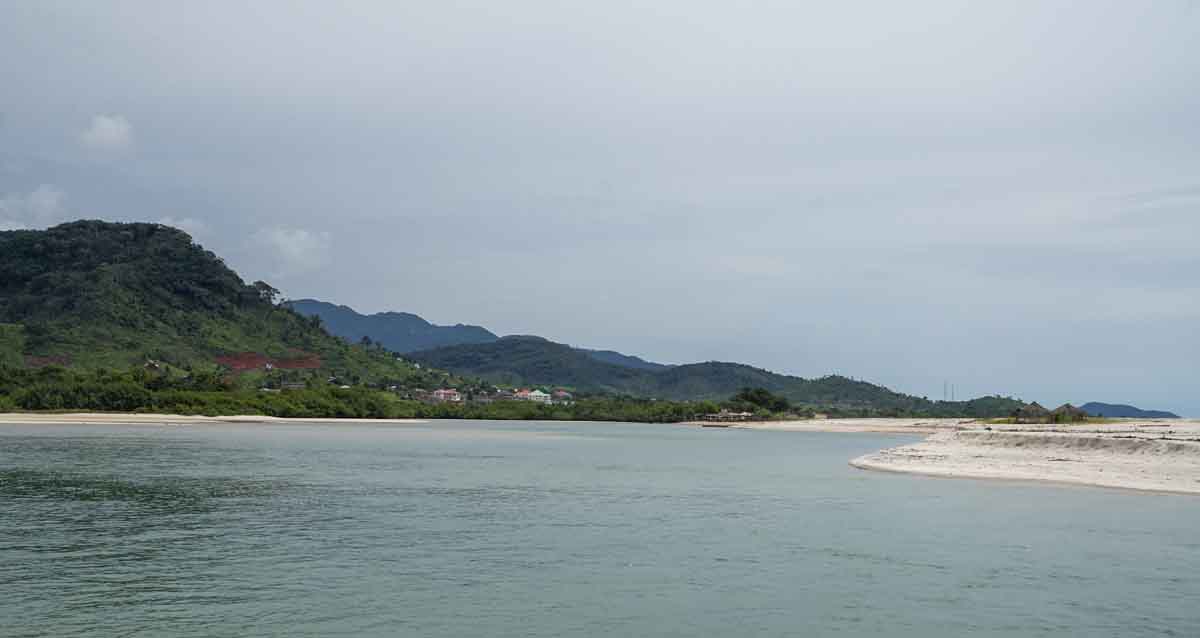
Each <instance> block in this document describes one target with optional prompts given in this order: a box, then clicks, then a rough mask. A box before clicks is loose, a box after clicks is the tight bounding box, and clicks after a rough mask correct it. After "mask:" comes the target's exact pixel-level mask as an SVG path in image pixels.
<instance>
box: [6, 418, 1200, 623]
mask: <svg viewBox="0 0 1200 638" xmlns="http://www.w3.org/2000/svg"><path fill="white" fill-rule="evenodd" d="M908 440H910V439H907V438H897V437H887V436H877V435H870V434H854V435H843V434H836V435H835V434H800V433H780V432H754V431H744V430H714V429H698V428H689V427H683V426H660V425H634V424H561V423H512V422H508V423H487V422H454V421H447V422H438V423H433V424H421V425H347V424H336V425H334V424H331V425H265V426H264V425H228V426H192V427H169V426H163V427H148V426H138V427H108V426H36V427H35V426H0V621H2V622H0V635H3V636H206V637H207V636H247V635H257V636H356V637H359V636H606V637H615V636H730V635H739V636H880V635H886V636H914V637H915V636H921V637H930V636H935V637H936V636H947V637H949V636H964V635H972V636H1088V637H1094V636H1122V637H1128V636H1200V604H1198V601H1200V580H1198V579H1200V499H1198V498H1195V497H1186V496H1170V495H1147V494H1138V493H1130V492H1122V491H1114V490H1102V489H1089V488H1071V487H1058V486H1046V485H1033V484H1020V483H999V482H986V481H957V480H939V479H929V478H921V477H912V476H903V475H890V474H878V473H871V472H863V471H860V470H855V469H853V468H851V467H849V466H848V465H846V461H847V460H848V459H850V458H851V457H854V456H857V455H859V454H863V453H866V452H869V451H872V450H876V449H879V448H882V447H887V446H891V445H897V444H900V443H903V442H906V441H908Z"/></svg>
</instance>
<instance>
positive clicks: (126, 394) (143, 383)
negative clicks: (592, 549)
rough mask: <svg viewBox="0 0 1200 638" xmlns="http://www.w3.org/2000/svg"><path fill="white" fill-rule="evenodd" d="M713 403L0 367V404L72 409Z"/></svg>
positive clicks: (612, 415) (660, 410)
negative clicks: (242, 382) (477, 399)
mask: <svg viewBox="0 0 1200 638" xmlns="http://www.w3.org/2000/svg"><path fill="white" fill-rule="evenodd" d="M718 409H720V406H718V405H717V404H715V403H708V402H697V403H687V402H672V401H649V400H639V399H621V398H611V397H607V398H606V397H600V398H592V399H584V400H581V401H577V402H575V403H573V404H570V405H546V404H540V403H534V402H530V401H502V402H499V401H498V402H494V403H465V404H462V403H457V404H452V403H438V404H427V403H421V402H417V401H409V400H404V399H401V398H400V397H399V396H398V395H397V394H396V393H393V392H388V391H384V390H379V389H375V388H369V387H365V386H358V387H352V388H341V387H336V386H331V385H328V384H313V385H311V386H309V387H305V388H299V389H295V390H264V389H258V390H252V389H244V388H239V387H235V386H230V385H228V384H227V383H225V381H224V380H223V379H222V377H221V376H219V375H216V374H207V373H196V374H193V375H190V376H188V377H177V376H172V375H168V374H161V373H153V372H149V371H147V370H144V369H134V370H126V371H120V372H118V371H111V370H104V369H95V370H70V369H65V368H60V367H46V368H41V369H36V370H27V369H18V368H12V367H0V412H4V411H12V410H77V411H91V412H151V413H163V414H201V415H209V416H219V415H235V414H260V415H268V416H279V417H316V418H335V417H336V418H341V417H357V418H393V419H394V418H463V419H538V420H586V421H633V422H678V421H685V420H688V419H693V418H696V417H698V416H699V415H702V414H707V413H709V412H712V411H715V410H718Z"/></svg>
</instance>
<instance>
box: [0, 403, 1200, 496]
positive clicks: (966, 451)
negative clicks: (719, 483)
mask: <svg viewBox="0 0 1200 638" xmlns="http://www.w3.org/2000/svg"><path fill="white" fill-rule="evenodd" d="M433 421H434V420H429V419H356V418H340V419H339V418H283V417H272V416H261V415H229V416H197V415H179V414H147V413H96V412H73V413H72V412H63V413H47V412H40V413H38V412H33V413H31V412H8V413H0V426H3V425H174V426H192V425H222V424H263V425H268V424H289V423H290V424H296V423H322V424H336V423H360V424H366V423H370V424H397V425H403V424H427V423H431V422H433ZM676 425H687V426H697V427H698V426H702V425H706V424H705V423H704V422H686V423H681V424H676ZM723 426H724V427H727V428H729V429H745V430H767V431H777V432H826V433H874V434H896V435H907V436H924V437H925V438H924V439H923V440H921V441H919V442H917V443H912V444H908V445H901V446H897V447H892V448H887V449H884V450H880V451H878V452H872V453H870V454H865V455H863V456H860V457H857V458H854V459H851V460H850V461H849V464H850V465H851V466H853V467H856V468H859V469H862V470H871V471H879V472H895V473H904V474H917V475H923V476H932V477H940V478H971V479H998V480H1013V481H1037V482H1051V483H1061V484H1070V485H1085V486H1094V487H1106V488H1118V489H1126V490H1138V491H1145V492H1160V493H1179V494H1200V419H1125V420H1114V421H1112V422H1109V423H1103V424H1081V425H1040V424H1029V425H1023V424H999V425H997V424H987V423H986V422H981V421H978V420H975V419H904V418H858V419H856V418H850V419H810V420H801V421H754V422H738V423H730V424H727V425H725V424H723Z"/></svg>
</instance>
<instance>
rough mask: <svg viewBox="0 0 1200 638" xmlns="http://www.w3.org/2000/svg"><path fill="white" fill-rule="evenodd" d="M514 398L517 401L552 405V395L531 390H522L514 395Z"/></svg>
mask: <svg viewBox="0 0 1200 638" xmlns="http://www.w3.org/2000/svg"><path fill="white" fill-rule="evenodd" d="M513 398H514V399H516V400H517V401H533V402H535V403H550V395H549V394H547V393H545V392H542V391H541V390H530V389H528V388H521V389H520V390H517V391H516V392H514V393H513Z"/></svg>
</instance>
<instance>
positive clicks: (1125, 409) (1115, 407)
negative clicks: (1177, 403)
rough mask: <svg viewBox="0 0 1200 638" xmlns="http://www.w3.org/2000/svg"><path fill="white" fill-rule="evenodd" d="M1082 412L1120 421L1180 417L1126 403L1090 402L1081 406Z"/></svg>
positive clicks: (1171, 413)
mask: <svg viewBox="0 0 1200 638" xmlns="http://www.w3.org/2000/svg"><path fill="white" fill-rule="evenodd" d="M1079 409H1080V410H1083V411H1084V412H1087V413H1088V414H1090V415H1092V416H1096V417H1112V418H1118V419H1125V418H1130V419H1178V418H1180V416H1179V415H1178V414H1175V413H1173V412H1167V411H1165V410H1143V409H1141V408H1135V407H1134V406H1132V405H1126V404H1124V403H1102V402H1100V401H1089V402H1088V403H1084V404H1083V405H1081V406H1079Z"/></svg>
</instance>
